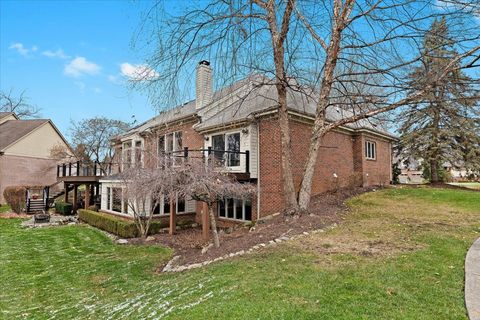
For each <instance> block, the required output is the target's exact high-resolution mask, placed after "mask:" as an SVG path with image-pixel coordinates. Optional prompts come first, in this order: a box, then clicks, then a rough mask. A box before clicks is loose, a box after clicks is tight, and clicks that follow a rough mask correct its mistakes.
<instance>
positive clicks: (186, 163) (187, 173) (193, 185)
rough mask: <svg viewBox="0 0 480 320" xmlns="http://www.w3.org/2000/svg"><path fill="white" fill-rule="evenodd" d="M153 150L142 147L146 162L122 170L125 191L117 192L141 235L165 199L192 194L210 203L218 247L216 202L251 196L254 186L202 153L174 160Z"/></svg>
mask: <svg viewBox="0 0 480 320" xmlns="http://www.w3.org/2000/svg"><path fill="white" fill-rule="evenodd" d="M151 151H152V150H142V152H143V159H144V162H143V163H136V164H135V165H133V166H130V167H129V168H126V169H125V170H124V171H123V172H122V173H120V174H119V176H120V179H121V184H122V194H118V195H116V196H117V197H118V199H120V198H121V199H123V201H125V202H126V203H127V205H128V208H129V209H130V211H131V212H132V213H133V216H134V219H135V223H136V225H137V228H138V230H139V233H140V235H141V236H142V237H146V236H147V234H148V230H149V228H150V223H151V220H152V217H153V214H154V212H155V210H157V209H158V207H159V206H160V205H161V203H162V201H166V200H168V201H170V202H174V201H175V200H176V198H177V197H183V198H187V197H189V198H191V199H193V200H197V201H201V202H205V203H206V204H207V206H208V210H209V212H208V213H209V215H210V221H211V228H212V233H213V239H214V243H215V246H216V247H218V246H219V245H220V242H219V239H218V233H217V224H216V217H215V213H214V206H215V204H216V203H217V202H218V201H221V200H223V199H225V198H235V199H244V198H247V197H251V196H253V194H254V193H255V188H254V187H253V186H252V185H250V184H248V183H247V184H242V183H239V182H237V181H235V180H234V179H233V178H232V177H231V176H229V175H227V174H225V173H222V172H220V171H218V170H216V169H215V166H214V165H213V161H214V160H213V159H210V160H209V161H206V158H202V157H199V158H192V159H188V160H187V159H183V158H182V161H174V160H175V159H173V157H175V154H160V155H158V154H155V153H153V152H151ZM177 160H178V159H177ZM171 214H174V212H171ZM173 227H175V226H173Z"/></svg>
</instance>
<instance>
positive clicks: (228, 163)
mask: <svg viewBox="0 0 480 320" xmlns="http://www.w3.org/2000/svg"><path fill="white" fill-rule="evenodd" d="M164 156H165V158H166V159H164V160H162V165H164V164H165V163H168V164H169V165H173V166H175V165H180V164H182V163H184V162H185V161H188V160H189V159H202V160H203V161H204V162H205V163H207V162H210V163H211V162H213V165H214V166H215V167H217V168H218V169H219V170H226V171H228V172H232V173H246V174H250V152H249V151H248V150H246V151H231V150H215V149H213V148H211V147H209V148H207V149H189V148H188V147H185V148H183V149H182V150H177V151H171V152H165V153H164ZM134 165H136V164H135V163H132V162H130V161H125V162H123V163H118V162H117V163H113V162H112V163H99V162H88V163H83V162H81V161H76V162H67V163H62V164H59V165H58V166H57V178H63V177H104V176H109V175H111V174H114V173H117V172H120V171H122V170H123V169H126V168H129V167H130V166H134ZM142 165H143V160H142ZM114 168H117V170H114Z"/></svg>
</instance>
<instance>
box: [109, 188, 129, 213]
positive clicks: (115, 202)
mask: <svg viewBox="0 0 480 320" xmlns="http://www.w3.org/2000/svg"><path fill="white" fill-rule="evenodd" d="M123 195H124V194H123V189H122V188H115V187H107V210H110V211H115V212H120V213H128V202H127V199H125V198H124V196H123Z"/></svg>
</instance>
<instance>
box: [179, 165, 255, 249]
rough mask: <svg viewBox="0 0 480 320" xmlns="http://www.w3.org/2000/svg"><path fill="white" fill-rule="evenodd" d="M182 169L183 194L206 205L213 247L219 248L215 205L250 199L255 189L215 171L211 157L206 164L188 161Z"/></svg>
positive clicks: (248, 184)
mask: <svg viewBox="0 0 480 320" xmlns="http://www.w3.org/2000/svg"><path fill="white" fill-rule="evenodd" d="M184 168H185V169H184V171H183V174H184V177H185V178H184V180H183V181H184V183H185V185H184V191H183V193H184V194H185V195H188V196H190V197H191V198H192V199H194V200H197V201H201V202H204V203H206V204H207V207H208V214H209V216H210V223H211V229H212V234H213V241H214V244H215V247H219V246H220V240H219V238H218V232H217V220H216V215H215V212H214V208H215V204H216V203H218V202H219V201H224V200H225V199H226V198H230V199H241V200H244V199H247V198H251V197H252V196H253V195H254V193H255V191H256V189H255V188H254V187H253V186H252V185H251V184H250V183H239V182H237V181H236V180H235V179H234V178H233V177H232V176H231V175H228V174H226V173H225V172H221V171H218V170H216V169H215V165H214V158H213V157H212V158H211V159H209V161H208V164H205V163H204V161H202V160H200V161H199V160H198V159H190V160H189V161H188V162H187V163H185V164H184ZM204 214H206V212H205V213H204Z"/></svg>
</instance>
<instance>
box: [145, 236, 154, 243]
mask: <svg viewBox="0 0 480 320" xmlns="http://www.w3.org/2000/svg"><path fill="white" fill-rule="evenodd" d="M154 240H155V237H152V236H148V237H147V238H146V239H145V242H149V241H154Z"/></svg>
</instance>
